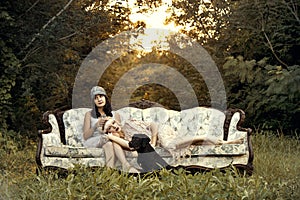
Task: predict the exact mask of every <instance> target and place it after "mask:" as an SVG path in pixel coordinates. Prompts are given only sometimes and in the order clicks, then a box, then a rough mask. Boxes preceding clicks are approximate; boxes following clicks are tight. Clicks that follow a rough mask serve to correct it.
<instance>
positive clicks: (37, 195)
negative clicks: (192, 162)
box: [0, 132, 300, 200]
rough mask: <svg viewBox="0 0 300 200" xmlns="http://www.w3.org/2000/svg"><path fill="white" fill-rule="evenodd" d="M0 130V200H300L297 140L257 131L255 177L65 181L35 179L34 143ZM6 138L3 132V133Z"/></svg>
mask: <svg viewBox="0 0 300 200" xmlns="http://www.w3.org/2000/svg"><path fill="white" fill-rule="evenodd" d="M3 135H4V134H2V133H1V132H0V144H1V147H0V158H1V163H0V200H2V199H43V200H45V199H58V200H59V199H180V200H181V199H272V200H273V199H300V159H299V154H300V146H299V140H297V139H292V138H287V137H284V136H275V135H274V134H270V133H267V132H256V134H255V135H254V136H253V137H252V143H253V147H254V153H255V154H254V155H255V158H254V167H255V170H254V173H253V175H252V176H251V177H248V176H244V175H239V174H238V173H237V172H236V171H235V169H234V168H231V169H228V170H227V171H226V172H225V173H224V172H220V171H218V170H214V171H211V172H206V173H196V174H194V175H191V174H187V173H185V172H184V171H183V170H180V169H179V170H177V171H175V172H173V173H172V172H169V171H166V170H163V171H161V172H159V173H158V174H149V175H148V176H146V177H134V176H129V175H128V174H125V173H124V174H123V173H120V172H118V171H115V170H111V169H107V168H100V169H97V170H90V169H85V168H81V167H79V166H78V167H77V168H76V169H74V171H72V172H70V173H68V174H67V175H66V176H65V177H60V176H59V174H58V173H57V172H52V173H48V174H45V173H44V174H42V175H39V176H37V175H36V173H35V172H36V171H35V169H36V168H35V167H36V165H35V150H36V143H35V142H33V141H31V140H28V139H24V138H21V137H7V136H5V137H4V136H3ZM6 135H7V134H6Z"/></svg>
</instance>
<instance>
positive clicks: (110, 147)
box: [102, 142, 114, 150]
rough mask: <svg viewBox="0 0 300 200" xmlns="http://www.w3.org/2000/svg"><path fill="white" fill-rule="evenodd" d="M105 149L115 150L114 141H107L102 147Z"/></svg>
mask: <svg viewBox="0 0 300 200" xmlns="http://www.w3.org/2000/svg"><path fill="white" fill-rule="evenodd" d="M102 148H103V149H109V150H113V149H114V146H113V143H112V142H107V143H106V144H104V145H103V147H102Z"/></svg>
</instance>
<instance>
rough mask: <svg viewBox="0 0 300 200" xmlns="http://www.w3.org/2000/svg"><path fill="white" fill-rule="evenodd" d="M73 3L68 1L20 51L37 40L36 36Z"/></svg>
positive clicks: (71, 0)
mask: <svg viewBox="0 0 300 200" xmlns="http://www.w3.org/2000/svg"><path fill="white" fill-rule="evenodd" d="M72 2H73V0H70V1H69V2H68V3H67V4H66V5H65V6H64V7H63V8H62V9H61V10H60V11H59V12H58V13H57V14H56V15H55V16H53V17H52V18H51V19H50V20H49V21H48V22H47V23H46V24H45V25H44V26H43V27H42V28H41V29H40V31H39V32H38V33H37V34H35V36H34V37H33V38H32V39H31V41H30V42H29V43H28V44H27V45H26V46H25V48H24V49H23V50H22V51H26V49H28V48H29V47H30V46H31V45H32V43H33V42H34V41H35V40H36V39H37V38H38V36H40V35H41V32H42V31H43V30H45V29H46V28H47V26H49V24H50V23H51V22H53V21H54V20H55V19H56V18H57V17H58V16H59V15H61V14H62V13H63V12H64V11H65V10H66V9H67V8H68V7H69V5H70V4H71V3H72Z"/></svg>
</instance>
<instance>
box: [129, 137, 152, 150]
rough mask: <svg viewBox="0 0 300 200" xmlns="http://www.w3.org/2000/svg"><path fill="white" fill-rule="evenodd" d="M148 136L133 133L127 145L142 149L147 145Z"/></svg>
mask: <svg viewBox="0 0 300 200" xmlns="http://www.w3.org/2000/svg"><path fill="white" fill-rule="evenodd" d="M149 142H150V138H149V137H148V136H147V135H145V134H134V135H133V136H132V138H131V141H130V142H129V147H130V148H133V149H134V150H138V149H143V148H145V147H146V146H147V145H149Z"/></svg>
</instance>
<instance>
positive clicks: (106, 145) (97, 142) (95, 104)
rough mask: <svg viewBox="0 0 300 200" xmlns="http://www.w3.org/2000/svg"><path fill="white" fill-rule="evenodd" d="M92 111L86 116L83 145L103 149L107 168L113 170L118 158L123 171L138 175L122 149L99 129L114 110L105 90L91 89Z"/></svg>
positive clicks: (99, 88) (97, 87)
mask: <svg viewBox="0 0 300 200" xmlns="http://www.w3.org/2000/svg"><path fill="white" fill-rule="evenodd" d="M91 101H92V110H91V111H88V112H87V113H86V114H85V116H84V124H83V139H84V141H83V144H84V146H85V147H94V148H103V150H104V153H105V161H106V166H108V167H111V168H113V167H114V166H115V160H116V158H117V159H118V160H119V161H120V162H121V164H122V166H123V169H124V170H126V171H128V172H130V173H138V170H136V169H135V168H134V167H132V166H131V165H130V164H129V163H128V161H127V160H126V157H125V153H124V151H123V149H122V147H121V146H120V145H119V144H118V143H115V142H111V141H110V140H109V139H107V135H106V134H104V133H103V132H102V131H101V129H100V128H99V127H101V125H102V124H103V120H104V119H105V118H106V117H112V108H111V104H110V102H109V100H108V97H107V95H106V92H105V90H104V89H103V88H102V87H99V86H95V87H93V88H92V89H91Z"/></svg>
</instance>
